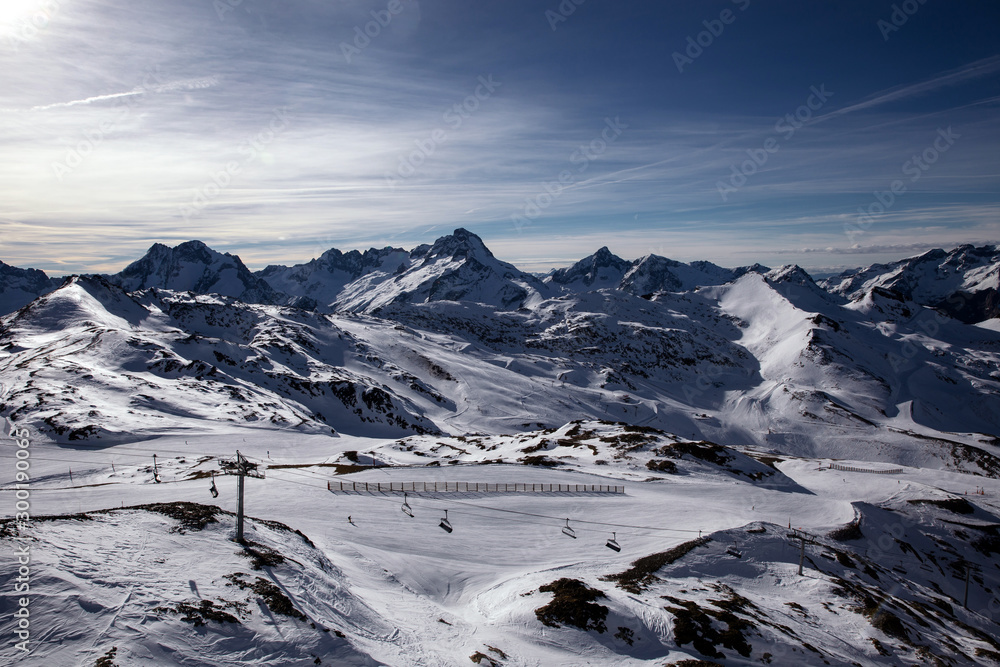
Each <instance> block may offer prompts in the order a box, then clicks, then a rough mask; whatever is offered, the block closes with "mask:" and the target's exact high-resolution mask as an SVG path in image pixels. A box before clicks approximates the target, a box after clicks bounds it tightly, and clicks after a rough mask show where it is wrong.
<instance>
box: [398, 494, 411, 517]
mask: <svg viewBox="0 0 1000 667" xmlns="http://www.w3.org/2000/svg"><path fill="white" fill-rule="evenodd" d="M399 509H400V510H402V511H403V514H405V515H406V516H408V517H410V518H413V508H412V507H410V503H409V501H408V500H407V499H406V494H405V493H404V494H403V505H402V506H401V507H400V508H399Z"/></svg>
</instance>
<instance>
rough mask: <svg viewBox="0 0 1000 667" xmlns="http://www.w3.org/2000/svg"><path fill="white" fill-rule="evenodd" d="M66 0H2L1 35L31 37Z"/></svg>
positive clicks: (0, 13)
mask: <svg viewBox="0 0 1000 667" xmlns="http://www.w3.org/2000/svg"><path fill="white" fill-rule="evenodd" d="M64 2H65V0H0V35H5V36H10V37H16V36H22V37H25V38H27V37H29V36H31V35H34V34H35V33H37V31H38V30H41V29H43V28H44V27H45V26H47V25H48V23H49V21H50V20H51V19H52V16H53V15H55V13H56V12H58V11H59V7H60V5H62V4H63V3H64Z"/></svg>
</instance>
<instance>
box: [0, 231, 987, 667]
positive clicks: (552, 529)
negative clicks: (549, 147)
mask: <svg viewBox="0 0 1000 667" xmlns="http://www.w3.org/2000/svg"><path fill="white" fill-rule="evenodd" d="M963 252H964V255H962V253H963ZM977 252H978V251H977ZM952 255H954V257H953V258H952V259H948V260H947V261H945V260H944V259H942V261H939V262H938V263H937V264H935V263H934V262H933V261H930V262H927V261H916V260H913V262H912V266H911V265H907V267H903V265H902V264H901V265H900V267H902V268H900V267H897V268H899V272H898V274H897V275H896V281H895V282H893V280H890V279H888V278H885V283H884V284H882V283H879V282H878V281H879V280H882V279H883V278H884V276H885V275H886V271H882V270H881V269H879V270H876V269H874V268H873V269H872V271H874V272H873V273H872V274H871V276H869V277H868V278H866V279H865V280H860V279H858V281H857V283H856V284H857V288H856V289H853V290H852V289H848V288H847V287H842V288H839V289H832V290H831V291H827V289H824V287H827V288H829V287H830V283H829V281H824V282H821V283H817V282H816V281H814V280H813V279H812V278H811V277H810V276H809V275H808V273H807V272H805V271H804V270H802V269H801V268H800V267H797V266H785V267H779V268H776V269H769V268H767V267H762V266H759V265H755V266H753V267H746V268H742V269H734V270H729V269H722V268H719V267H716V266H714V265H711V264H708V263H701V262H694V263H691V264H682V263H678V262H673V261H672V260H668V259H665V258H662V257H657V256H652V255H651V256H648V257H645V258H641V259H639V260H635V261H633V262H629V261H626V260H622V259H620V258H617V257H615V256H614V255H613V254H611V253H610V251H608V250H607V249H606V248H602V249H601V250H600V251H598V252H597V253H595V254H594V255H593V256H591V257H588V258H587V259H585V260H583V261H581V262H579V263H578V264H577V265H575V266H573V267H570V268H569V269H566V270H563V271H561V272H559V271H557V272H554V273H553V274H550V275H549V276H547V277H546V279H545V280H544V281H543V280H540V279H538V278H536V277H534V276H531V275H530V274H526V273H523V272H521V271H519V270H517V269H516V268H515V267H513V266H511V265H510V264H506V263H504V262H501V261H499V260H497V259H496V258H495V257H494V256H493V255H492V253H491V252H490V251H489V250H488V249H487V248H486V247H485V245H484V244H483V243H482V241H481V239H479V237H477V236H475V235H474V234H472V233H470V232H468V231H466V230H456V232H455V233H454V234H451V235H447V236H444V237H442V238H439V239H438V240H437V241H436V242H435V243H434V244H431V245H423V246H420V247H418V248H416V249H414V250H412V251H409V252H407V251H405V250H400V249H394V248H386V249H383V250H370V251H367V252H365V253H358V252H351V253H346V254H344V253H340V252H339V251H335V250H331V251H329V252H327V253H325V254H324V255H323V256H322V257H321V258H319V259H317V260H314V261H313V262H310V263H308V264H304V265H300V266H297V267H291V268H284V267H268V269H265V270H264V271H262V272H260V273H259V274H258V275H254V274H252V273H250V272H249V271H247V269H246V267H245V266H243V264H242V262H240V261H239V259H238V258H236V257H233V256H230V255H222V254H219V253H215V252H214V251H211V250H210V249H208V248H207V247H205V246H204V245H203V244H199V243H197V242H191V243H189V244H182V245H181V246H178V247H177V248H173V249H171V248H166V247H165V246H154V247H153V248H152V249H151V250H150V253H149V254H147V256H146V257H145V258H143V260H140V261H139V262H136V263H135V264H133V265H131V266H130V267H129V268H128V269H126V270H125V271H123V272H122V273H120V274H117V275H116V276H111V277H107V278H105V277H101V276H83V277H74V278H71V279H69V280H67V281H65V282H64V283H63V284H61V286H59V287H58V288H57V289H54V290H52V291H50V292H48V293H45V294H43V295H42V296H40V297H38V298H36V299H35V300H34V301H32V302H31V303H29V304H27V305H26V306H24V307H22V308H20V309H19V310H17V312H12V313H10V314H8V315H6V316H3V317H0V415H2V416H3V417H4V418H5V419H6V420H7V421H8V422H9V424H12V426H10V425H9V426H8V427H7V428H5V429H4V433H3V434H2V435H0V442H2V443H3V445H4V446H3V447H0V457H2V458H6V459H7V463H8V464H9V468H8V469H10V470H15V469H16V468H15V465H14V464H15V462H16V460H15V458H14V454H13V452H14V451H16V450H15V448H14V446H12V445H11V444H10V442H11V441H10V440H8V439H7V433H11V432H12V431H11V429H23V432H24V433H27V434H29V435H30V438H29V441H30V444H29V447H30V450H29V452H30V475H29V476H28V481H27V482H23V480H22V482H23V483H24V484H28V485H29V486H30V501H31V502H30V506H31V515H32V517H34V518H35V521H34V522H32V523H31V524H29V525H28V526H27V527H23V528H22V527H18V526H17V525H16V523H15V522H14V521H13V520H12V519H0V542H3V544H2V545H0V546H2V547H3V549H5V550H7V551H8V553H14V552H15V550H16V549H18V548H22V546H23V544H25V543H28V544H30V548H31V554H32V560H31V568H32V569H31V573H32V580H31V587H32V588H31V628H32V637H33V638H34V639H33V641H34V642H36V643H34V644H33V647H34V650H35V652H34V653H33V654H32V655H31V656H30V657H29V658H22V656H20V654H19V653H18V649H16V648H15V647H14V646H13V645H12V644H11V643H8V644H6V645H4V646H3V647H0V661H3V662H5V663H6V662H11V663H14V662H15V661H17V660H19V659H20V660H21V661H22V662H23V663H24V664H31V662H30V661H31V660H35V661H36V662H37V664H47V665H48V664H52V665H61V664H74V665H75V664H88V665H89V664H97V665H101V666H102V667H109V666H110V665H122V666H124V665H132V664H164V665H167V664H186V665H220V664H298V663H303V664H336V665H341V664H343V665H391V666H392V667H397V666H399V667H403V666H405V667H410V666H411V665H421V666H424V665H427V666H428V667H439V666H440V667H452V666H453V665H460V664H478V665H480V666H481V667H482V666H484V665H488V666H490V667H514V666H515V665H517V666H521V665H524V666H527V665H532V666H537V665H545V666H546V667H548V666H549V665H552V666H555V667H562V666H565V667H570V666H572V667H576V666H578V665H614V666H615V667H640V666H641V667H653V666H654V665H655V666H656V667H663V666H664V665H671V666H674V667H679V666H683V667H692V666H693V665H706V664H708V665H712V664H715V665H726V666H728V665H741V666H743V665H751V664H754V665H759V664H765V665H767V664H771V665H814V664H815V665H819V664H824V665H826V664H829V665H837V666H840V665H843V666H845V667H846V666H848V665H851V666H853V665H865V666H868V665H893V666H895V665H924V664H936V665H955V666H958V665H985V664H1000V641H998V640H997V637H998V635H1000V625H998V624H997V622H998V621H1000V603H997V599H998V598H997V596H998V595H1000V566H998V565H997V563H996V559H995V555H996V554H997V553H1000V542H998V539H1000V535H998V532H997V530H998V529H997V526H998V525H1000V502H998V501H997V498H998V497H1000V370H998V368H1000V326H992V325H991V322H997V320H990V321H989V322H986V323H982V322H980V323H977V324H976V325H972V324H969V323H967V322H965V321H963V319H968V318H955V317H950V316H948V315H947V314H946V313H945V312H943V310H942V309H940V308H935V307H934V306H935V305H939V302H935V299H936V298H937V297H938V296H940V295H941V294H946V295H948V296H949V298H950V297H953V296H954V295H955V294H956V293H959V292H961V291H966V292H967V293H968V294H989V293H990V292H989V290H990V289H993V288H992V287H991V286H990V285H991V283H990V282H989V280H990V276H991V275H995V269H996V262H995V261H993V264H990V260H989V257H992V255H989V254H988V253H986V254H982V253H979V254H978V255H977V254H976V253H973V252H972V251H970V250H965V251H963V250H962V249H959V250H956V251H954V252H953V253H950V254H948V255H946V257H952ZM960 255H962V256H965V257H966V260H961V261H960V260H959V259H956V258H958V257H959V256H960ZM975 257H979V258H980V259H978V260H975V261H973V260H974V259H975ZM918 259H919V258H918ZM948 262H951V264H950V265H949V266H952V267H953V268H949V269H947V271H951V272H952V273H947V275H948V276H949V277H948V278H947V279H945V280H943V282H945V283H948V284H947V285H945V286H943V287H941V291H939V292H934V291H933V290H932V289H931V288H930V287H926V286H925V283H927V281H931V282H930V283H927V284H931V285H934V284H937V280H938V279H936V278H933V276H934V275H936V272H937V271H938V270H940V271H942V272H945V269H941V268H940V267H941V266H942V265H943V264H947V263H948ZM963 262H964V263H963ZM933 266H937V267H938V269H932V267H933ZM914 267H916V268H914ZM894 270H895V269H894ZM920 272H923V273H920ZM918 274H919V275H923V276H924V277H923V278H921V279H920V280H916V279H911V278H912V276H916V275H918ZM953 274H961V276H957V275H953ZM16 275H17V276H22V277H23V274H16ZM904 275H907V276H910V277H911V278H907V279H906V280H903V276H904ZM942 275H944V274H942ZM879 276H882V278H879ZM928 276H931V277H928ZM20 279H21V278H17V280H20ZM17 280H12V281H11V284H12V285H13V284H18V283H17ZM850 280H851V278H850V277H849V276H848V277H845V278H844V280H843V281H841V283H838V285H841V284H842V283H844V281H848V282H849V281H850ZM904 283H905V284H906V285H909V286H910V288H909V289H906V290H902V291H901V290H900V289H898V287H899V285H902V284H904ZM39 284H41V283H39ZM956 290H957V291H956ZM289 304H294V305H289ZM237 449H239V450H240V451H241V453H242V454H244V455H246V456H248V457H250V458H251V459H252V460H253V461H254V462H255V463H256V464H257V465H258V466H259V469H260V470H261V471H262V472H265V473H266V474H265V478H264V479H250V480H247V482H246V485H247V498H246V501H247V508H248V512H249V514H250V516H251V517H260V518H251V519H249V520H248V525H247V537H248V541H247V542H246V543H245V544H243V545H236V544H233V542H232V541H231V540H232V538H233V535H234V530H235V526H234V521H235V518H234V510H235V508H236V500H235V480H233V479H232V477H223V476H221V468H220V464H219V459H220V458H224V457H225V458H230V457H232V456H233V455H234V453H235V450H237ZM18 451H19V450H18ZM153 455H158V458H154V457H153ZM22 458H23V457H22ZM213 474H216V475H219V476H217V477H214V478H213V479H212V480H211V482H210V481H209V477H212V475H213ZM9 479H10V477H8V481H9ZM210 483H211V485H212V488H213V489H215V491H217V492H218V493H219V497H218V498H215V499H213V500H212V501H211V502H217V503H219V507H216V506H206V505H203V504H201V503H204V502H208V501H209V490H208V487H209V484H210ZM501 487H502V488H501ZM15 492H18V490H17V489H16V487H14V486H12V485H11V484H7V486H5V487H2V488H0V493H8V494H10V495H9V497H10V498H11V499H13V498H14V494H15ZM21 492H22V494H23V489H22V490H21ZM404 494H405V495H404ZM20 497H21V496H18V498H20ZM9 507H10V508H14V507H15V504H14V502H13V500H12V502H11V503H9ZM401 509H402V510H403V511H402V512H401V511H400V510H401ZM12 513H13V510H12V509H8V512H7V515H8V516H11V515H12ZM45 515H48V516H45ZM441 524H445V525H447V526H448V527H450V528H452V530H451V531H448V532H446V531H445V530H441V528H440V527H439V526H440V525H441ZM22 538H26V539H22ZM26 540H27V541H26ZM606 545H613V547H614V548H608V547H607V546H606ZM616 549H620V551H619V550H616ZM192 554H196V555H197V557H196V558H192ZM800 562H801V563H802V568H803V570H802V574H801V575H800V574H799V571H798V567H799V563H800ZM18 567H19V566H18V564H17V563H16V560H15V559H12V558H11V559H6V560H0V576H3V577H5V578H7V579H9V580H13V579H14V578H15V577H16V576H18V570H17V568H18ZM967 575H968V578H969V587H970V592H969V594H968V598H969V600H968V604H967V605H965V604H963V603H964V601H965V591H964V582H965V578H966V576H967ZM15 604H20V603H19V602H15V598H14V597H12V596H6V597H3V598H0V632H4V633H6V636H11V637H13V636H14V632H15V626H14V624H13V621H14V619H15V617H14V616H13V612H14V611H15ZM966 607H967V608H966ZM48 619H59V622H58V624H52V625H46V623H47V622H48ZM36 628H38V629H37V630H36ZM36 632H37V634H35V633H36ZM698 661H700V662H698Z"/></svg>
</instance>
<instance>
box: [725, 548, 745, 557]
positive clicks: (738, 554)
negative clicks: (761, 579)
mask: <svg viewBox="0 0 1000 667" xmlns="http://www.w3.org/2000/svg"><path fill="white" fill-rule="evenodd" d="M726 553H727V554H729V555H730V556H735V557H736V558H743V552H742V551H740V550H739V549H737V548H736V547H735V546H729V547H727V548H726Z"/></svg>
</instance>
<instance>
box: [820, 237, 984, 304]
mask: <svg viewBox="0 0 1000 667" xmlns="http://www.w3.org/2000/svg"><path fill="white" fill-rule="evenodd" d="M820 285H821V286H822V287H824V288H825V289H826V290H827V291H829V292H831V293H833V294H840V295H844V296H846V297H847V298H849V299H851V300H852V301H857V300H859V299H864V298H865V297H866V295H867V294H868V293H869V292H870V291H871V290H872V288H874V287H880V288H885V289H889V290H892V291H894V292H897V293H899V294H900V295H902V296H903V297H904V298H906V299H909V300H912V301H913V302H915V303H917V304H919V305H922V306H932V307H935V308H939V309H941V310H943V311H945V312H948V313H949V314H951V315H952V316H954V317H956V318H958V319H960V320H962V321H965V322H969V323H973V322H980V321H982V320H985V319H988V318H991V317H995V316H996V315H997V313H998V312H1000V311H998V309H997V293H998V290H1000V247H998V246H997V245H983V246H978V247H977V246H974V245H971V244H965V245H961V246H958V247H957V248H954V249H952V250H950V251H945V250H941V249H939V248H936V249H934V250H929V251H927V252H925V253H923V254H920V255H916V256H914V257H908V258H906V259H901V260H899V261H896V262H889V263H887V264H873V265H871V266H869V267H867V268H864V269H855V270H850V271H845V272H843V273H841V274H839V275H836V276H832V277H830V278H827V279H826V280H823V281H821V283H820Z"/></svg>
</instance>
